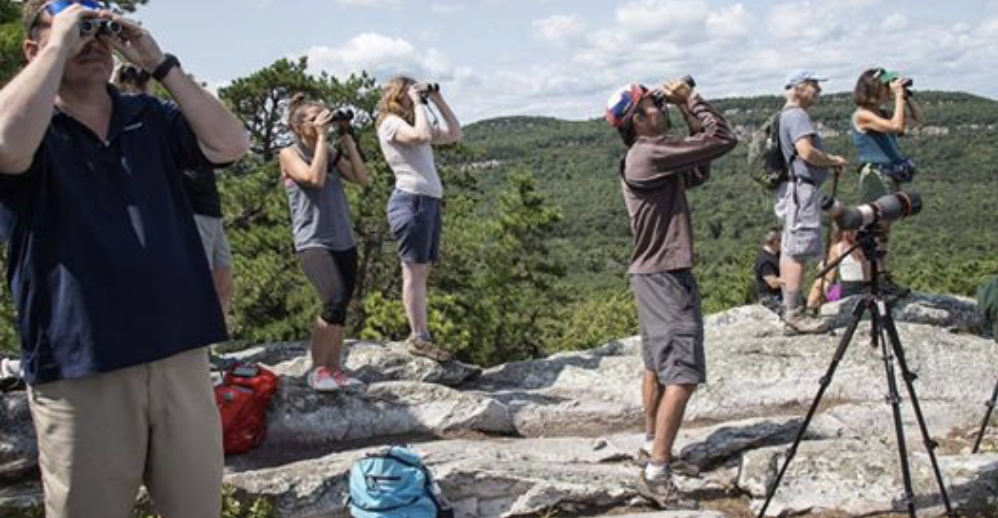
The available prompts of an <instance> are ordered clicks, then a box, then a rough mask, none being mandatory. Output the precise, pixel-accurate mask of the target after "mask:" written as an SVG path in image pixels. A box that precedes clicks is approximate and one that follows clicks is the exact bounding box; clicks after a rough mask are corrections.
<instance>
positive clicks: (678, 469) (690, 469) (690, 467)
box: [634, 446, 700, 478]
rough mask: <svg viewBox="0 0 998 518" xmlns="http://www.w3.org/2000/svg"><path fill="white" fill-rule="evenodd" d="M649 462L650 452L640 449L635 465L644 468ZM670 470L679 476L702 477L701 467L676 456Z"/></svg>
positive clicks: (671, 462)
mask: <svg viewBox="0 0 998 518" xmlns="http://www.w3.org/2000/svg"><path fill="white" fill-rule="evenodd" d="M649 462H651V454H650V453H648V450H646V449H644V447H643V446H642V447H641V448H638V454H637V456H636V457H635V458H634V463H635V464H637V465H638V466H639V467H641V468H644V467H645V466H647V465H648V463H649ZM669 469H670V470H671V471H672V472H673V473H675V474H677V475H683V476H684V477H694V478H699V477H700V467H699V466H697V465H696V464H693V463H690V462H686V461H685V460H683V459H682V458H679V457H676V456H675V455H673V456H672V460H671V461H669Z"/></svg>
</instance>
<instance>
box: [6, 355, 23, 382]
mask: <svg viewBox="0 0 998 518" xmlns="http://www.w3.org/2000/svg"><path fill="white" fill-rule="evenodd" d="M23 377H24V375H23V373H22V372H21V360H11V359H9V358H4V359H2V360H0V379H7V378H14V379H21V378H23Z"/></svg>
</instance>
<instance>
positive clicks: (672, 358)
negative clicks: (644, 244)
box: [631, 270, 707, 385]
mask: <svg viewBox="0 0 998 518" xmlns="http://www.w3.org/2000/svg"><path fill="white" fill-rule="evenodd" d="M631 289H632V290H633V291H634V299H635V300H636V301H637V304H638V326H639V328H640V331H641V359H642V360H643V361H644V366H645V370H648V371H651V372H654V373H655V374H656V375H657V376H658V382H659V383H661V384H662V385H697V384H700V383H703V382H705V381H707V360H706V357H705V355H704V348H703V315H702V314H701V312H700V288H699V287H698V286H697V281H696V279H695V278H694V277H693V272H691V271H690V270H674V271H669V272H658V273H650V274H632V275H631Z"/></svg>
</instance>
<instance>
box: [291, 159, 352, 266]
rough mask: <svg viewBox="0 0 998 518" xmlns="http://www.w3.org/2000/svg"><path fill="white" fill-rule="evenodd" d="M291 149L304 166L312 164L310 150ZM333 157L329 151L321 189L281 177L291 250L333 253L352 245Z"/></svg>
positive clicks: (347, 212)
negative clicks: (293, 240)
mask: <svg viewBox="0 0 998 518" xmlns="http://www.w3.org/2000/svg"><path fill="white" fill-rule="evenodd" d="M293 149H294V150H295V151H296V152H297V153H298V155H299V156H301V157H302V159H303V160H305V162H306V163H308V164H311V163H312V151H311V150H309V149H307V148H306V147H305V146H303V145H301V144H300V143H296V144H295V145H294V146H293ZM336 158H337V155H336V154H335V153H334V152H333V151H330V152H329V170H328V171H327V173H326V183H325V184H323V186H322V188H312V187H306V186H303V185H299V184H298V182H296V181H294V180H292V179H291V178H284V189H285V190H286V191H287V192H288V204H289V205H290V207H291V225H292V232H293V233H294V236H295V250H296V251H298V252H300V251H302V250H305V249H308V248H328V249H330V250H335V251H337V252H340V251H343V250H349V249H351V248H354V247H355V246H356V242H355V241H354V237H353V225H352V224H351V222H350V206H349V205H348V203H347V197H346V194H345V193H344V192H343V182H342V180H341V179H340V172H339V170H337V169H336V166H335V165H334V164H335V163H336V162H335V159H336Z"/></svg>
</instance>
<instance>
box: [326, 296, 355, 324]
mask: <svg viewBox="0 0 998 518" xmlns="http://www.w3.org/2000/svg"><path fill="white" fill-rule="evenodd" d="M347 304H349V303H348V302H329V303H326V304H323V305H322V315H321V316H322V321H323V322H325V323H327V324H330V325H334V326H342V325H345V324H346V323H347Z"/></svg>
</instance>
